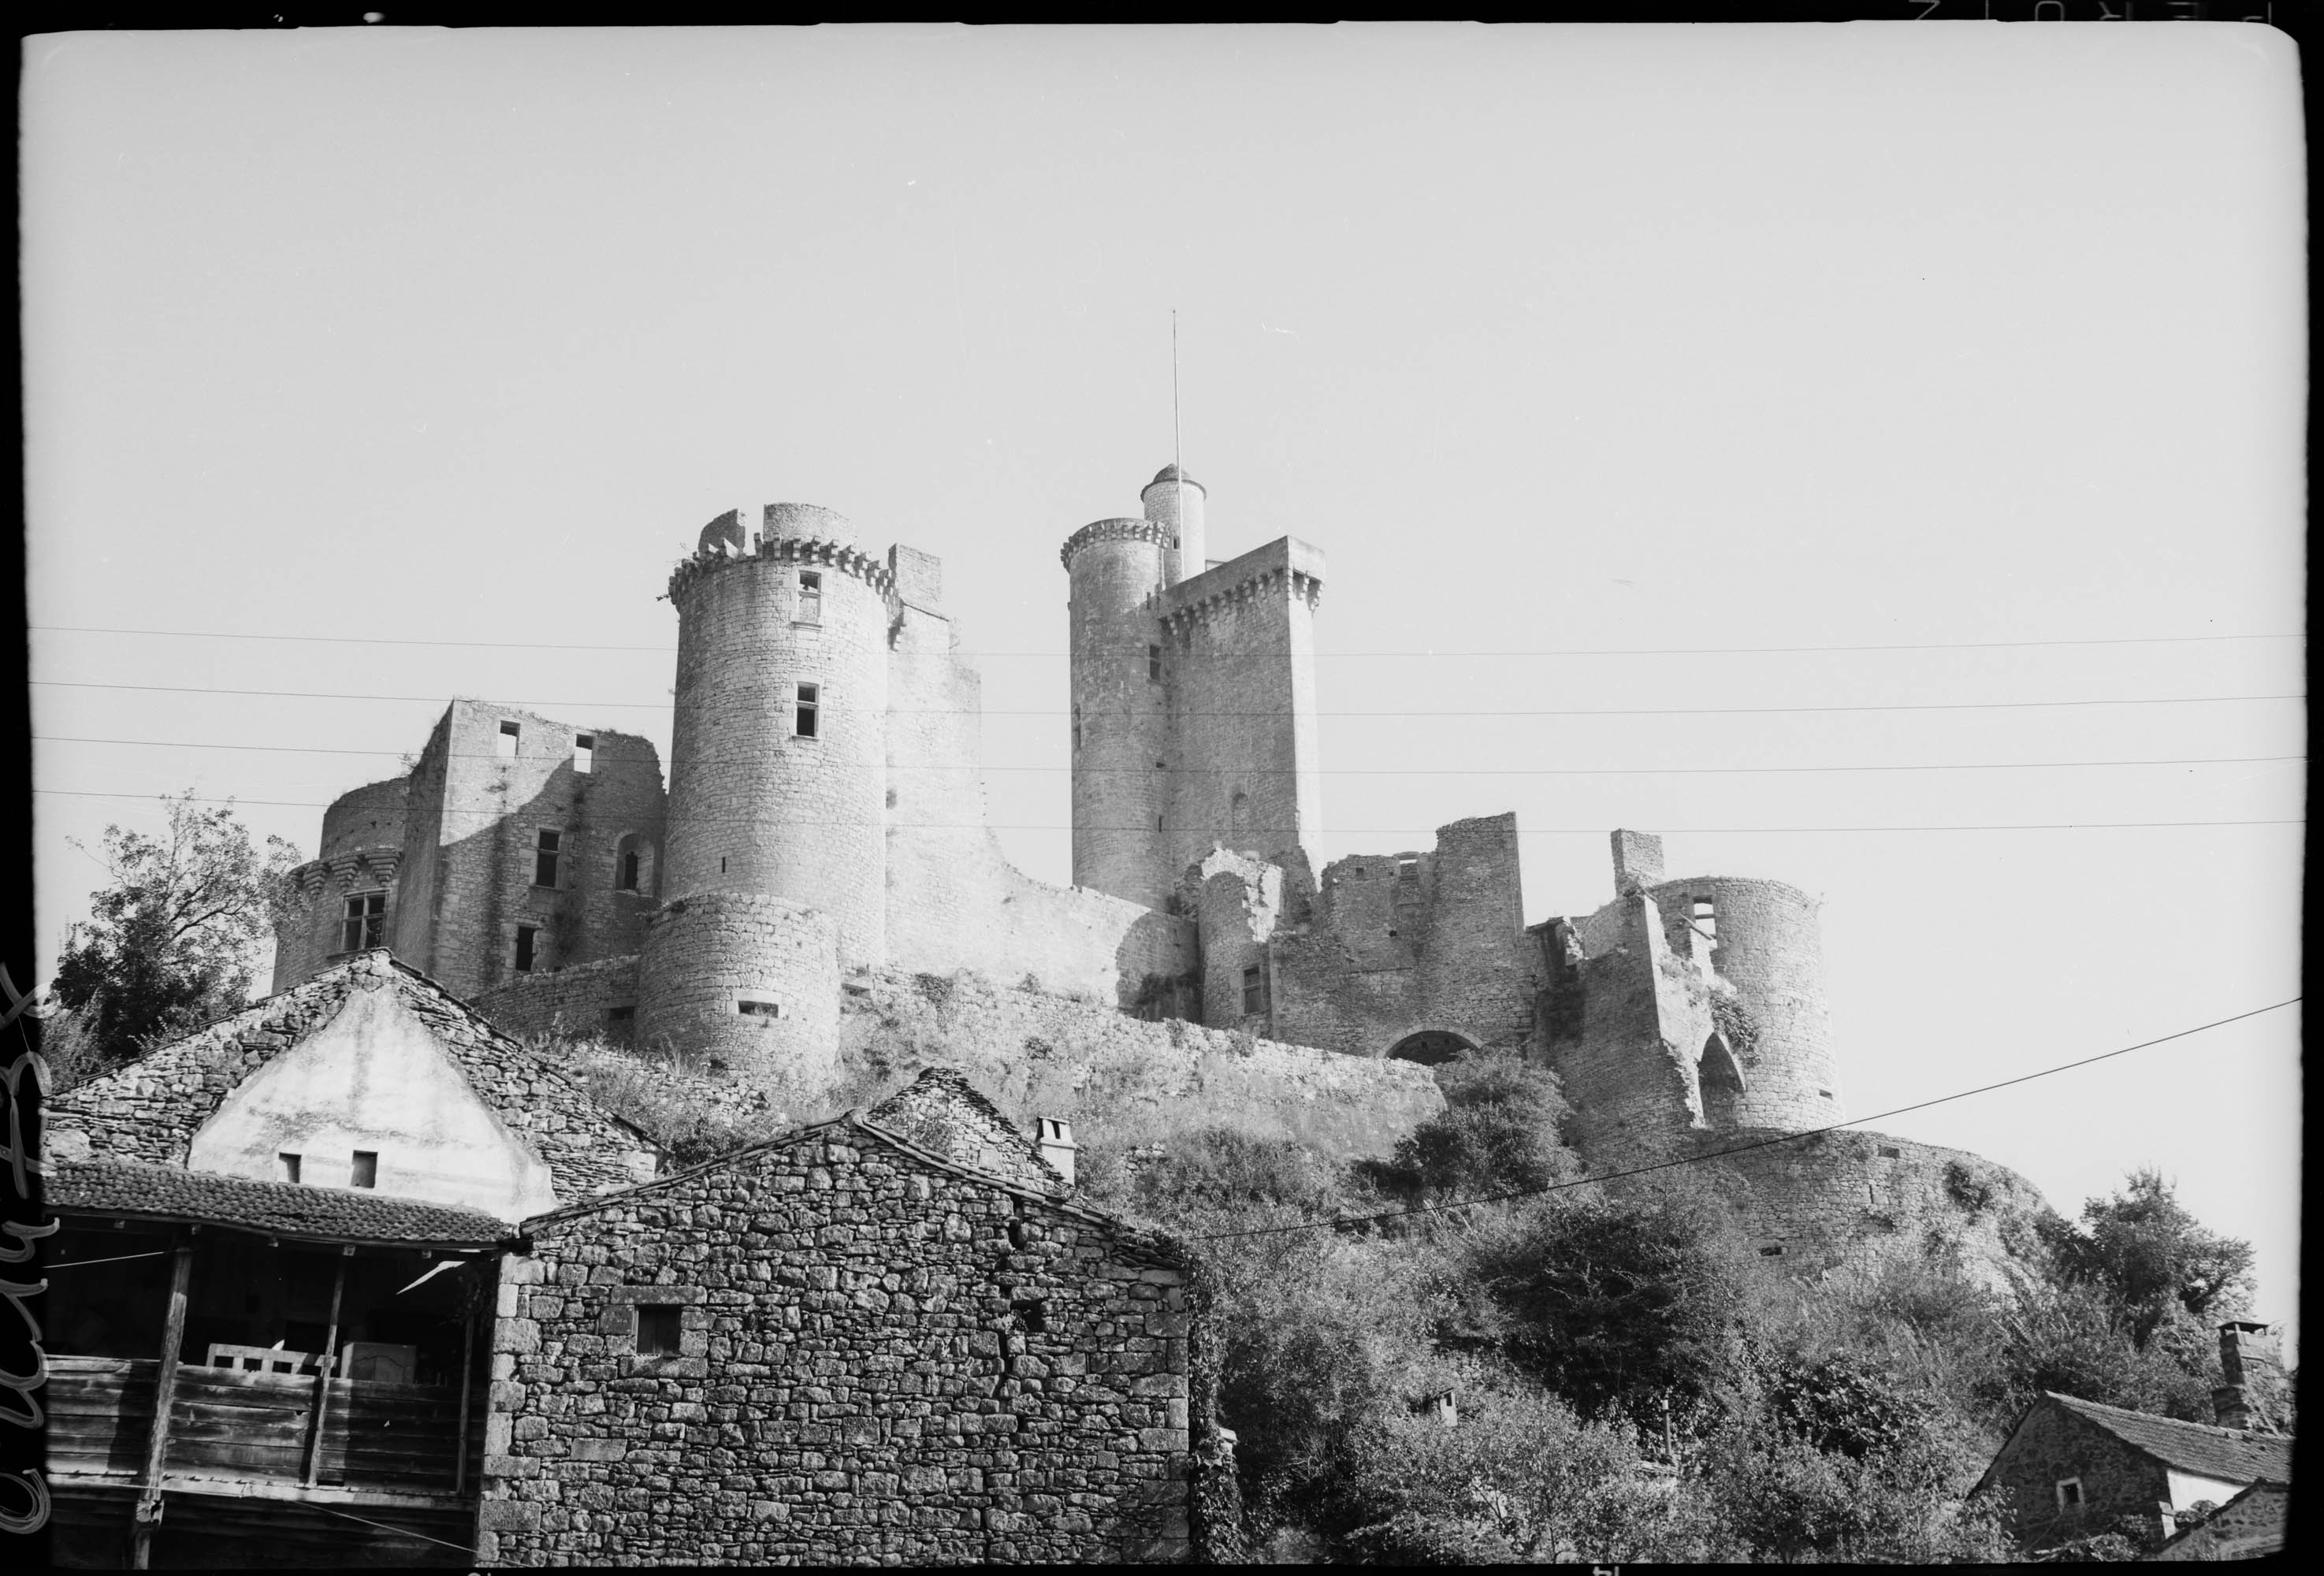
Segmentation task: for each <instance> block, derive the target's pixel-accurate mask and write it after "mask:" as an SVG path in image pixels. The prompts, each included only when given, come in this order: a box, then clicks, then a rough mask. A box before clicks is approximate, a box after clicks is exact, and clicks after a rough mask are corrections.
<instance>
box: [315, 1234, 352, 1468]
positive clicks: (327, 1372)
mask: <svg viewBox="0 0 2324 1576" xmlns="http://www.w3.org/2000/svg"><path fill="white" fill-rule="evenodd" d="M354 1256H355V1249H353V1248H352V1247H347V1248H342V1249H339V1267H338V1273H337V1274H336V1275H334V1276H332V1277H331V1322H330V1323H329V1324H328V1325H327V1326H326V1327H325V1329H324V1332H323V1361H322V1366H321V1367H320V1368H319V1369H317V1370H316V1372H315V1404H314V1405H313V1406H312V1407H311V1408H310V1409H309V1412H308V1414H307V1487H308V1488H313V1487H314V1486H315V1477H316V1474H317V1473H318V1472H320V1471H321V1470H322V1468H323V1413H324V1411H325V1409H326V1406H327V1403H328V1401H329V1399H330V1394H331V1365H332V1364H333V1363H334V1362H336V1361H337V1359H338V1352H339V1299H340V1297H341V1296H343V1295H346V1289H347V1260H348V1259H349V1258H353V1257H354Z"/></svg>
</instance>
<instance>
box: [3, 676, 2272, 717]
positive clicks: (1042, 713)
mask: <svg viewBox="0 0 2324 1576" xmlns="http://www.w3.org/2000/svg"><path fill="white" fill-rule="evenodd" d="M32 683H34V684H39V685H46V686H49V687H52V688H59V689H134V690H144V691H150V692H153V693H157V694H163V695H230V696H281V697H285V698H288V699H292V700H369V701H425V702H429V703H431V704H432V703H437V702H441V701H443V700H444V699H445V697H444V696H440V695H353V694H343V693H338V692H335V691H329V690H309V689H215V688H211V687H208V686H203V685H177V684H99V683H95V682H91V681H88V680H85V679H73V678H35V679H33V680H32ZM455 698H457V697H455ZM2307 698H2308V697H2307V696H2304V695H2164V696H2146V697H2142V698H2135V699H2125V700H2105V699H2093V700H1981V701H1913V702H1903V703H1898V702H1886V703H1876V704H1871V705H1811V706H1616V707H1596V708H1584V709H1573V710H1549V711H1533V710H1509V711H1502V710H1489V711H1452V710H1449V709H1446V708H1443V707H1431V708H1429V709H1427V710H1425V711H1414V712H1323V711H1319V712H1315V713H1313V715H1314V716H1317V717H1708V716H1772V715H1776V714H1806V713H1821V712H1989V711H2023V710H2027V709H2033V708H2046V707H2058V706H2144V705H2216V704H2225V703H2230V702H2234V703H2240V702H2246V701H2277V700H2299V701H2304V700H2306V699H2307ZM492 704H494V705H504V706H512V707H521V706H573V707H580V708H595V709H607V708H614V709H621V710H627V711H667V710H669V708H670V707H671V706H672V705H674V704H675V702H674V701H672V700H669V699H664V700H516V701H499V702H494V703H492ZM881 710H882V711H883V712H884V713H885V714H887V715H890V716H918V717H933V716H963V715H966V716H985V717H1062V716H1066V715H1068V714H1069V713H1067V712H1065V711H1059V710H1056V709H1055V708H1051V707H1042V708H1037V709H1032V710H994V709H991V708H987V707H982V706H886V707H882V708H881ZM1291 714H1292V709H1291V708H1290V707H1287V706H1286V707H1277V708H1275V709H1272V710H1268V711H1228V712H1219V711H1201V712H1180V713H1177V715H1179V716H1186V717H1285V716H1289V715H1291Z"/></svg>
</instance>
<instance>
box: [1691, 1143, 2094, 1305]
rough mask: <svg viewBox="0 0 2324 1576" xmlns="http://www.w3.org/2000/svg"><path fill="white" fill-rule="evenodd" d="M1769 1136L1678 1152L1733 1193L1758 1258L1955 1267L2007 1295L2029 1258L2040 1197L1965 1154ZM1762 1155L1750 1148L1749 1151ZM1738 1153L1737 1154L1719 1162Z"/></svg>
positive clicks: (1808, 1263) (2002, 1170)
mask: <svg viewBox="0 0 2324 1576" xmlns="http://www.w3.org/2000/svg"><path fill="white" fill-rule="evenodd" d="M1778 1136H1779V1135H1778V1134H1777V1133H1775V1132H1772V1131H1769V1130H1766V1129H1739V1130H1735V1131H1729V1132H1717V1133H1705V1132H1698V1133H1694V1134H1692V1135H1690V1136H1689V1137H1688V1138H1687V1140H1686V1145H1687V1147H1686V1149H1685V1151H1684V1152H1686V1153H1690V1154H1694V1155H1711V1154H1722V1153H1724V1154H1725V1157H1724V1158H1721V1159H1719V1160H1716V1161H1712V1162H1711V1163H1710V1168H1711V1169H1714V1170H1724V1171H1725V1172H1726V1173H1728V1174H1729V1175H1732V1176H1734V1177H1735V1178H1736V1179H1737V1180H1738V1184H1739V1185H1738V1186H1737V1188H1736V1189H1735V1191H1734V1192H1733V1194H1731V1195H1730V1196H1731V1197H1732V1198H1733V1201H1734V1203H1735V1204H1736V1206H1737V1209H1738V1212H1739V1214H1740V1215H1741V1218H1742V1223H1743V1228H1744V1230H1746V1231H1748V1233H1750V1235H1751V1238H1752V1240H1753V1241H1754V1242H1755V1244H1756V1245H1757V1247H1758V1249H1759V1250H1760V1252H1762V1253H1763V1254H1766V1255H1767V1256H1768V1257H1769V1258H1783V1259H1784V1260H1785V1262H1786V1265H1787V1266H1789V1265H1794V1264H1796V1265H1797V1266H1798V1267H1800V1268H1802V1269H1815V1268H1821V1267H1826V1266H1829V1265H1832V1264H1837V1263H1840V1262H1843V1261H1846V1260H1851V1259H1852V1260H1857V1261H1859V1262H1874V1261H1877V1260H1880V1259H1884V1258H1936V1259H1940V1260H1953V1261H1957V1262H1958V1263H1959V1264H1960V1266H1961V1267H1962V1268H1963V1269H1965V1270H1967V1271H1968V1272H1969V1275H1970V1276H1973V1277H1974V1278H1975V1279H1977V1280H1978V1282H1979V1283H1980V1284H1982V1285H1985V1286H1988V1287H1991V1288H1992V1289H1994V1290H1996V1291H2005V1290H2006V1289H2007V1288H2008V1284H2009V1276H2010V1273H2011V1271H2012V1270H2013V1268H2022V1267H2026V1266H2027V1264H2028V1260H2027V1258H2026V1256H2027V1255H2028V1254H2030V1253H2032V1252H2033V1251H2034V1250H2035V1249H2034V1239H2033V1230H2032V1223H2033V1220H2034V1219H2035V1218H2036V1217H2038V1216H2040V1215H2042V1214H2044V1213H2046V1212H2048V1210H2049V1207H2050V1206H2049V1204H2048V1203H2047V1202H2046V1201H2045V1200H2044V1199H2043V1196H2042V1194H2041V1191H2040V1190H2039V1189H2038V1188H2036V1187H2035V1186H2034V1185H2033V1184H2032V1183H2030V1182H2028V1181H2026V1180H2025V1178H2024V1177H2023V1176H2020V1175H2017V1173H2015V1172H2014V1171H2011V1170H2009V1169H2008V1168H2007V1167H2006V1166H1997V1165H1995V1164H1993V1163H1992V1162H1991V1161H1989V1160H1985V1159H1981V1158H1980V1157H1978V1156H1975V1155H1972V1154H1969V1152H1967V1151H1966V1150H1961V1149H1948V1148H1944V1147H1940V1146H1938V1145H1935V1144H1921V1143H1915V1142H1914V1141H1913V1140H1911V1139H1909V1138H1892V1137H1890V1136H1889V1135H1888V1134H1886V1133H1872V1132H1862V1131H1848V1132H1828V1133H1813V1134H1810V1135H1807V1136H1805V1137H1803V1138H1796V1139H1788V1140H1785V1141H1784V1142H1780V1143H1764V1144H1763V1140H1766V1139H1770V1138H1776V1137H1778ZM1755 1145H1758V1146H1762V1147H1746V1146H1755ZM1738 1149H1739V1150H1741V1151H1742V1152H1739V1153H1726V1152H1728V1151H1734V1150H1738Z"/></svg>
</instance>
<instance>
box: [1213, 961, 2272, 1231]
mask: <svg viewBox="0 0 2324 1576" xmlns="http://www.w3.org/2000/svg"><path fill="white" fill-rule="evenodd" d="M2300 1001H2301V998H2300V997H2297V996H2294V997H2292V998H2291V999H2290V1000H2283V1001H2276V1002H2271V1003H2270V1004H2269V1005H2267V1006H2265V1007H2255V1008H2253V1009H2251V1010H2250V1011H2249V1012H2238V1013H2236V1015H2235V1016H2234V1017H2233V1018H2215V1019H2213V1020H2212V1021H2211V1022H2209V1023H2202V1024H2197V1025H2196V1026H2195V1027H2194V1028H2182V1029H2181V1030H2179V1031H2178V1032H2177V1033H2176V1034H2166V1035H2163V1036H2160V1037H2157V1038H2154V1039H2151V1040H2141V1041H2139V1042H2138V1044H2136V1045H2135V1046H2122V1047H2121V1048H2120V1049H2119V1050H2112V1051H2101V1052H2099V1053H2098V1055H2095V1056H2084V1057H2082V1058H2081V1059H2080V1061H2074V1062H2061V1063H2059V1064H2057V1065H2056V1066H2054V1067H2044V1068H2043V1069H2042V1070H2041V1071H2040V1072H2038V1073H2021V1074H2018V1075H2017V1076H2016V1077H2015V1078H2004V1079H2002V1080H2001V1081H2000V1082H1999V1083H1981V1084H1979V1085H1978V1087H1976V1088H1975V1089H1963V1090H1960V1091H1957V1092H1954V1093H1951V1094H1940V1095H1938V1096H1937V1097H1936V1098H1935V1099H1933V1100H1923V1101H1915V1102H1914V1104H1911V1105H1900V1106H1897V1107H1895V1108H1894V1109H1893V1110H1889V1111H1876V1112H1874V1113H1873V1114H1872V1115H1870V1116H1860V1117H1855V1118H1852V1119H1850V1120H1848V1121H1844V1122H1833V1123H1831V1125H1829V1126H1827V1127H1821V1128H1811V1129H1808V1130H1807V1131H1805V1132H1801V1133H1784V1134H1783V1135H1782V1136H1780V1137H1778V1138H1761V1139H1759V1140H1758V1141H1757V1142H1756V1143H1750V1144H1737V1145H1735V1146H1733V1147H1730V1148H1725V1149H1719V1150H1715V1151H1713V1152H1712V1153H1711V1154H1708V1155H1687V1156H1683V1157H1680V1158H1678V1159H1675V1160H1659V1161H1656V1162H1655V1163H1654V1164H1653V1165H1651V1166H1631V1167H1629V1168H1628V1170H1623V1171H1606V1172H1600V1173H1599V1174H1598V1175H1594V1176H1576V1177H1572V1178H1569V1179H1568V1180H1566V1181H1563V1182H1552V1183H1546V1184H1543V1185H1542V1186H1539V1187H1517V1188H1511V1189H1509V1190H1508V1191H1507V1192H1505V1193H1493V1194H1483V1195H1482V1196H1480V1197H1478V1198H1471V1199H1461V1200H1458V1201H1455V1202H1452V1203H1440V1204H1418V1205H1415V1206H1414V1207H1412V1208H1410V1209H1402V1210H1385V1211H1382V1212H1379V1214H1372V1215H1351V1216H1347V1217H1344V1218H1342V1219H1336V1220H1330V1221H1296V1222H1294V1223H1292V1224H1290V1225H1287V1226H1250V1227H1247V1228H1245V1229H1244V1230H1239V1231H1210V1232H1205V1233H1203V1234H1202V1235H1200V1236H1197V1237H1196V1238H1195V1239H1194V1240H1196V1241H1198V1242H1217V1241H1223V1240H1226V1239H1228V1238H1232V1237H1274V1236H1281V1235H1283V1234H1285V1233H1286V1232H1291V1231H1320V1230H1336V1229H1340V1228H1344V1227H1349V1226H1369V1225H1378V1224H1380V1223H1381V1222H1383V1221H1400V1220H1406V1219H1408V1218H1410V1217H1411V1216H1414V1215H1434V1214H1443V1213H1445V1212H1448V1211H1452V1210H1466V1209H1474V1208H1475V1207H1476V1206H1477V1205H1479V1204H1489V1203H1507V1202H1508V1201H1509V1200H1510V1199H1517V1198H1535V1197H1538V1196H1539V1195H1541V1194H1548V1193H1563V1192H1564V1191H1565V1190H1566V1189H1567V1188H1572V1187H1591V1186H1594V1185H1597V1184H1601V1183H1608V1182H1614V1181H1618V1180H1619V1179H1621V1178H1623V1177H1626V1176H1645V1175H1649V1174H1651V1173H1653V1172H1656V1171H1674V1170H1676V1169H1677V1168H1678V1167H1680V1166H1701V1165H1707V1164H1708V1163H1710V1162H1711V1161H1713V1160H1724V1159H1726V1158H1728V1157H1730V1156H1734V1155H1748V1154H1749V1153H1750V1152H1751V1151H1753V1150H1754V1149H1768V1148H1773V1147H1775V1146H1777V1145H1779V1144H1797V1143H1802V1142H1804V1141H1805V1140H1807V1139H1809V1138H1821V1136H1822V1135H1824V1134H1826V1133H1837V1132H1843V1131H1845V1130H1846V1129H1849V1128H1854V1127H1861V1126H1863V1125H1864V1124H1865V1123H1866V1122H1877V1121H1886V1120H1887V1119H1888V1118H1890V1117H1892V1116H1903V1115H1904V1114H1906V1113H1907V1112H1909V1111H1927V1110H1928V1109H1929V1108H1930V1107H1932V1106H1938V1105H1946V1104H1950V1102H1952V1101H1956V1100H1967V1099H1969V1097H1970V1096H1971V1095H1973V1094H1990V1093H1992V1092H1994V1091H1995V1090H1997V1089H2007V1088H2010V1087H2012V1086H2013V1085H2015V1084H2019V1083H2032V1082H2033V1080H2034V1079H2036V1078H2048V1077H2051V1076H2053V1075H2054V1074H2060V1073H2070V1072H2071V1071H2073V1070H2074V1069H2075V1068H2077V1067H2087V1066H2089V1065H2090V1064H2093V1063H2097V1062H2105V1061H2111V1060H2112V1059H2113V1058H2115V1057H2116V1056H2126V1055H2130V1053H2131V1052H2133V1051H2143V1050H2145V1049H2147V1048H2149V1047H2150V1046H2161V1045H2168V1044H2169V1043H2170V1042H2172V1040H2183V1039H2185V1038H2187V1037H2189V1036H2190V1035H2199V1034H2202V1033H2204V1032H2206V1031H2207V1030H2209V1029H2215V1028H2225V1027H2226V1026H2227V1025H2228V1024H2231V1023H2241V1022H2242V1021H2243V1020H2244V1019H2246V1018H2257V1017H2259V1016H2260V1015H2261V1014H2262V1013H2265V1012H2280V1011H2282V1009H2285V1008H2287V1007H2295V1006H2297V1005H2299V1003H2300Z"/></svg>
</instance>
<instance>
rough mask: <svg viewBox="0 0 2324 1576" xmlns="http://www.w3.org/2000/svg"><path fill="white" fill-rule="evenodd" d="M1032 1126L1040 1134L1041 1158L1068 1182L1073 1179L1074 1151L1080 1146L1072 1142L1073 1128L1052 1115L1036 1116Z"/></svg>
mask: <svg viewBox="0 0 2324 1576" xmlns="http://www.w3.org/2000/svg"><path fill="white" fill-rule="evenodd" d="M1033 1126H1034V1128H1035V1129H1036V1130H1037V1132H1038V1133H1039V1135H1040V1137H1039V1138H1038V1140H1037V1142H1038V1143H1039V1145H1040V1149H1041V1158H1042V1159H1044V1160H1047V1162H1048V1163H1049V1164H1050V1165H1051V1166H1054V1167H1055V1168H1056V1173H1057V1175H1060V1176H1062V1177H1064V1178H1065V1181H1066V1183H1067V1184H1071V1183H1072V1182H1073V1180H1074V1151H1075V1150H1077V1149H1079V1148H1080V1147H1081V1146H1080V1145H1079V1144H1076V1143H1074V1129H1072V1128H1070V1127H1068V1126H1066V1125H1065V1123H1064V1122H1062V1121H1060V1120H1057V1119H1056V1117H1053V1116H1045V1117H1036V1118H1035V1119H1034V1121H1033Z"/></svg>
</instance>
